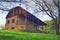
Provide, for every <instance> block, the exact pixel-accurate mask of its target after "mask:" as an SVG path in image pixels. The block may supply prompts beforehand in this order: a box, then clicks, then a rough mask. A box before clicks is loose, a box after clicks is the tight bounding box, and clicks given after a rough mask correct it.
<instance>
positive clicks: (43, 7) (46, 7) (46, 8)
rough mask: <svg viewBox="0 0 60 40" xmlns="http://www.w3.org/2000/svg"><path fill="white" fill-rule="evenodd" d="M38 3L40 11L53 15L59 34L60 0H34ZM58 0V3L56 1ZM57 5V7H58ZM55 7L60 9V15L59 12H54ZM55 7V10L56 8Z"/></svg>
mask: <svg viewBox="0 0 60 40" xmlns="http://www.w3.org/2000/svg"><path fill="white" fill-rule="evenodd" d="M33 1H34V2H35V3H36V5H37V6H38V7H39V11H42V12H44V13H45V14H47V15H48V16H49V17H51V18H52V19H53V21H54V25H55V28H56V34H57V35H58V34H59V25H60V7H59V3H60V1H59V0H53V1H52V2H51V3H49V2H48V1H46V0H33ZM56 1H57V3H56ZM56 7H57V8H56ZM54 8H56V9H58V16H57V15H56V14H57V13H55V12H54ZM56 9H55V10H56Z"/></svg>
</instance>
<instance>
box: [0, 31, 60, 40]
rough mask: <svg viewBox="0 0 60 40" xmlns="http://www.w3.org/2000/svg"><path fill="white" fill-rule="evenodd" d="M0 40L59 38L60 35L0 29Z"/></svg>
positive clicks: (59, 39)
mask: <svg viewBox="0 0 60 40" xmlns="http://www.w3.org/2000/svg"><path fill="white" fill-rule="evenodd" d="M0 40H60V35H54V34H43V33H31V32H23V31H15V30H0Z"/></svg>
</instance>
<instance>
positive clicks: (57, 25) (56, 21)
mask: <svg viewBox="0 0 60 40" xmlns="http://www.w3.org/2000/svg"><path fill="white" fill-rule="evenodd" d="M54 26H55V29H56V34H57V35H59V21H58V20H55V21H54Z"/></svg>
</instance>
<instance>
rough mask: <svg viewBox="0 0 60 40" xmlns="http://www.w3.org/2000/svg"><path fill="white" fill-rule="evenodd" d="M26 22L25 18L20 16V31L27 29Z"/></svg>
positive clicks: (18, 22)
mask: <svg viewBox="0 0 60 40" xmlns="http://www.w3.org/2000/svg"><path fill="white" fill-rule="evenodd" d="M25 21H26V20H25V18H21V17H20V16H18V19H17V27H18V28H19V29H20V30H25V29H26V24H25Z"/></svg>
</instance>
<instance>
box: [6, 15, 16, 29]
mask: <svg viewBox="0 0 60 40" xmlns="http://www.w3.org/2000/svg"><path fill="white" fill-rule="evenodd" d="M13 19H14V23H12V20H13ZM8 21H9V23H7V22H8ZM16 24H17V16H14V17H10V18H7V19H6V27H5V29H12V27H14V29H15V28H16V27H17V25H16Z"/></svg>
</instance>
